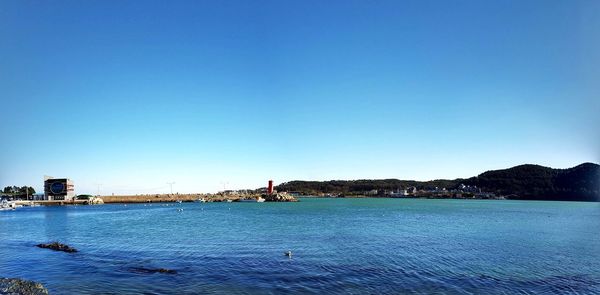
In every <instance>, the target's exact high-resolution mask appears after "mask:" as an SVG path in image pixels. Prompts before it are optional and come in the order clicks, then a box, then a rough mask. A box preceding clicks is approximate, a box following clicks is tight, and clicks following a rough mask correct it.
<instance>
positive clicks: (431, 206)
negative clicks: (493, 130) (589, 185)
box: [0, 199, 600, 294]
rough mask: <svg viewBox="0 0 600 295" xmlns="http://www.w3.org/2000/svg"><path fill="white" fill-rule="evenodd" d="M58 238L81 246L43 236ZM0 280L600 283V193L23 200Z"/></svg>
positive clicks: (59, 286)
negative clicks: (542, 198) (543, 198)
mask: <svg viewBox="0 0 600 295" xmlns="http://www.w3.org/2000/svg"><path fill="white" fill-rule="evenodd" d="M177 208H183V209H184V210H183V211H182V212H179V211H178V210H177ZM54 240H58V241H61V242H64V243H67V244H69V245H72V246H74V247H76V248H78V249H79V250H80V252H79V253H75V254H68V253H63V252H54V251H50V250H47V249H39V248H36V247H34V245H35V244H37V243H41V242H49V241H54ZM286 250H291V251H292V252H293V256H292V258H291V259H290V258H288V257H285V256H284V255H283V253H284V251H286ZM139 267H142V268H169V269H174V270H177V271H178V274H174V275H173V274H161V273H154V274H147V273H140V272H136V271H135V268H139ZM0 277H21V278H25V279H30V280H35V281H39V282H42V283H43V284H44V285H45V286H47V287H48V289H49V290H50V291H51V293H55V294H140V293H145V294H198V293H209V292H210V293H219V294H236V293H238V294H280V293H296V294H304V293H321V294H325V293H331V294H366V293H381V294H384V293H387V294H398V293H424V294H431V293H438V294H461V293H463V294H469V293H480V294H515V293H573V294H577V293H579V294H585V293H589V294H592V293H596V294H598V293H600V204H599V203H578V202H525V201H483V200H418V199H302V201H301V202H299V203H206V204H201V203H187V204H186V203H184V204H170V206H166V205H165V204H153V205H152V206H149V205H144V204H136V205H127V206H124V205H103V206H66V207H37V208H22V209H20V210H16V211H9V212H6V211H3V212H0Z"/></svg>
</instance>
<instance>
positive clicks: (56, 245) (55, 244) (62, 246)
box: [37, 242, 77, 253]
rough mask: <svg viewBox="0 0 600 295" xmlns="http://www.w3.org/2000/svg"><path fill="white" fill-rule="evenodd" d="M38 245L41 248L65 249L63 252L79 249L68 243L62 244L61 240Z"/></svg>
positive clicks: (72, 251)
mask: <svg viewBox="0 0 600 295" xmlns="http://www.w3.org/2000/svg"><path fill="white" fill-rule="evenodd" d="M37 246H38V247H39V248H45V249H51V250H54V251H63V252H67V253H75V252H77V249H75V248H73V247H70V246H68V245H65V244H61V243H59V242H53V243H48V244H38V245H37Z"/></svg>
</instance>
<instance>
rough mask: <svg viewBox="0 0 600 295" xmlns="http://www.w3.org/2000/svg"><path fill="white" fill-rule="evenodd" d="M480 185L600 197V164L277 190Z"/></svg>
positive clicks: (531, 193) (529, 196)
mask: <svg viewBox="0 0 600 295" xmlns="http://www.w3.org/2000/svg"><path fill="white" fill-rule="evenodd" d="M461 184H465V185H471V186H477V187H478V188H481V189H482V190H483V191H486V192H493V193H495V194H497V195H502V196H508V197H509V198H512V199H523V200H565V201H600V165H598V164H593V163H584V164H581V165H579V166H576V167H573V168H569V169H553V168H549V167H544V166H539V165H529V164H528V165H520V166H516V167H512V168H508V169H502V170H493V171H487V172H485V173H482V174H480V175H479V176H476V177H472V178H469V179H454V180H444V179H439V180H432V181H414V180H399V179H379V180H368V179H364V180H330V181H298V180H297V181H290V182H286V183H282V184H280V185H278V186H277V187H276V189H277V190H278V191H294V192H300V193H302V194H307V195H310V194H320V193H325V194H327V193H330V194H346V195H352V194H362V193H364V192H366V191H370V190H380V191H382V190H388V191H391V190H397V189H406V188H409V187H416V188H417V189H423V190H428V189H433V188H436V187H438V188H446V189H448V190H453V189H457V188H458V186H459V185H461Z"/></svg>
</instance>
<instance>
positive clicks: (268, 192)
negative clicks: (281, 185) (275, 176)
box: [267, 180, 273, 195]
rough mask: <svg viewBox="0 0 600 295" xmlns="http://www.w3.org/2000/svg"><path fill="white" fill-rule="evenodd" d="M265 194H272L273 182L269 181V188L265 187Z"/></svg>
mask: <svg viewBox="0 0 600 295" xmlns="http://www.w3.org/2000/svg"><path fill="white" fill-rule="evenodd" d="M267 194H269V195H270V194H273V180H269V186H267Z"/></svg>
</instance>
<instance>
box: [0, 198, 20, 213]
mask: <svg viewBox="0 0 600 295" xmlns="http://www.w3.org/2000/svg"><path fill="white" fill-rule="evenodd" d="M17 207H21V206H20V205H17V204H16V203H15V202H9V201H7V200H2V202H0V211H8V210H15V209H17Z"/></svg>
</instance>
